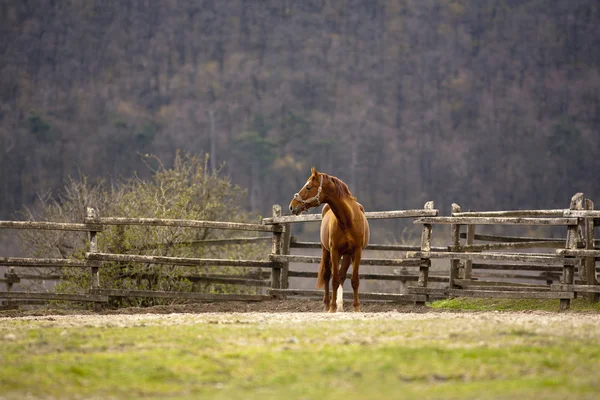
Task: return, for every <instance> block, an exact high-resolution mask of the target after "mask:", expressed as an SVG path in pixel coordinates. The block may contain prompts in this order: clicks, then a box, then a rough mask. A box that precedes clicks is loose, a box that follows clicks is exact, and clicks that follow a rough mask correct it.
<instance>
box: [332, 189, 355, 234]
mask: <svg viewBox="0 0 600 400" xmlns="http://www.w3.org/2000/svg"><path fill="white" fill-rule="evenodd" d="M352 202H353V200H351V199H344V198H341V197H337V196H334V197H330V198H329V199H328V201H327V204H329V207H331V211H332V212H333V214H334V215H335V217H336V218H337V220H338V222H339V224H340V225H341V226H342V227H347V226H350V225H352V215H353V210H352V206H351V203H352Z"/></svg>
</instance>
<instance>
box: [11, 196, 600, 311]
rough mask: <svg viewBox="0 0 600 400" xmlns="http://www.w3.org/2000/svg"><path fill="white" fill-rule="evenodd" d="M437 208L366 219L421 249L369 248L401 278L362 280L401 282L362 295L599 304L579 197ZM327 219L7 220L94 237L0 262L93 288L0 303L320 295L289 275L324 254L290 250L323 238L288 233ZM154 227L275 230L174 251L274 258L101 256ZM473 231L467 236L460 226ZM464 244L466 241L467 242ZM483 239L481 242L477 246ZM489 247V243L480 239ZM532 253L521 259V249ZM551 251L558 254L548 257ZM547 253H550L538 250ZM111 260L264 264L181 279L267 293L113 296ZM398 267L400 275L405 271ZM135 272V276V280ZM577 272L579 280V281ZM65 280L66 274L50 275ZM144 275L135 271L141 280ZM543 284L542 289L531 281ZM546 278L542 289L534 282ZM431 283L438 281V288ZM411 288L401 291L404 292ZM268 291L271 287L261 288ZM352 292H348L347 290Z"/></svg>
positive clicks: (589, 206) (588, 205) (591, 214)
mask: <svg viewBox="0 0 600 400" xmlns="http://www.w3.org/2000/svg"><path fill="white" fill-rule="evenodd" d="M438 214H439V211H438V210H437V209H435V208H434V205H433V202H427V203H426V204H425V206H424V207H423V209H413V210H398V211H382V212H368V213H365V215H366V216H367V218H368V219H384V218H389V219H391V218H410V219H413V222H414V224H415V226H416V225H421V243H420V245H398V244H370V245H369V246H368V247H367V248H366V250H367V251H392V252H394V254H395V255H393V256H386V257H385V258H380V257H379V258H369V257H366V258H364V259H362V261H361V265H369V266H381V267H395V268H399V269H393V272H394V273H389V272H388V273H379V272H377V273H364V272H363V273H361V274H360V278H361V279H365V280H373V281H382V282H400V283H401V286H400V288H401V290H404V289H406V285H407V284H408V283H410V284H412V285H414V286H408V288H407V290H405V292H402V293H400V292H395V293H379V292H376V293H362V292H361V294H360V297H361V299H364V300H372V301H397V302H407V301H408V302H416V303H424V302H425V301H427V300H428V299H430V296H435V297H444V296H467V297H469V296H471V297H489V298H557V299H560V304H561V309H566V308H568V307H569V305H570V301H571V299H573V298H575V297H576V296H577V294H578V293H581V294H582V295H586V296H588V297H589V298H590V300H592V301H597V300H598V298H599V294H600V285H598V279H597V277H596V272H597V271H598V267H596V263H595V260H596V259H597V258H600V250H598V249H596V248H595V246H596V245H598V244H599V243H598V242H600V241H598V240H596V239H595V238H594V227H595V226H598V218H600V211H594V210H593V203H592V202H591V201H590V200H588V199H584V197H583V195H582V194H577V195H575V196H573V198H572V199H571V204H570V207H569V208H568V209H551V210H511V211H476V212H474V211H468V212H461V210H460V207H459V206H458V205H456V204H454V205H453V207H452V215H451V216H438ZM320 220H321V215H320V214H310V215H301V216H282V215H281V208H280V207H279V206H274V207H273V216H272V217H270V218H264V219H263V221H262V224H249V223H238V222H222V221H193V220H184V219H156V218H123V217H98V216H97V212H96V211H95V210H92V209H89V210H88V214H87V216H86V218H85V219H84V221H83V223H82V224H78V223H54V222H46V221H44V222H36V221H31V222H29V221H0V228H4V229H40V230H48V229H53V230H67V231H69V230H70V231H83V232H86V231H87V232H88V233H89V242H90V246H89V251H88V252H87V253H85V259H83V260H75V259H52V258H17V257H4V258H0V265H4V266H8V267H10V268H14V267H39V268H57V267H76V268H89V269H90V273H91V287H90V290H89V293H88V294H78V295H67V294H57V293H45V292H39V293H34V292H15V291H12V290H11V288H12V286H13V285H14V284H15V283H19V282H20V279H36V278H34V277H33V276H34V275H33V274H27V273H24V274H20V275H18V274H16V273H15V272H14V271H12V270H11V271H10V272H9V273H6V274H5V279H3V280H1V281H4V282H5V283H6V285H7V287H8V289H7V291H5V292H0V299H9V300H11V301H13V300H15V301H18V300H21V299H41V300H63V301H78V302H84V301H89V302H93V303H94V304H95V305H96V308H97V309H98V308H99V305H100V304H102V303H106V302H107V301H108V300H109V299H110V298H111V297H115V298H118V297H154V298H165V299H179V300H194V301H227V300H241V301H262V300H266V299H271V298H274V297H275V298H282V299H285V298H287V297H291V296H300V297H302V296H308V297H315V296H321V295H322V294H323V291H320V290H306V289H294V288H289V283H290V282H289V279H290V278H296V279H298V278H300V279H302V278H305V279H311V280H314V279H315V278H316V276H317V272H316V271H296V270H290V265H291V264H293V263H308V264H319V263H320V256H311V255H297V254H291V251H292V250H293V249H319V248H320V247H321V245H320V243H318V242H303V241H300V240H298V239H297V238H295V237H293V236H292V235H291V225H292V224H295V223H305V222H316V221H320ZM110 225H116V226H133V225H137V226H150V227H160V226H168V227H185V228H191V229H227V230H243V231H255V232H263V233H264V232H268V233H270V234H271V235H270V236H259V237H251V238H250V237H244V238H227V239H207V240H197V241H186V242H181V243H178V242H175V243H171V244H170V245H194V246H196V245H197V246H226V245H232V244H249V243H261V242H262V243H264V242H268V241H270V242H271V243H272V248H271V252H270V255H269V256H268V257H267V258H266V259H261V260H227V259H214V258H192V257H172V256H150V255H142V254H113V253H105V252H100V251H98V245H97V234H98V233H99V232H102V231H103V230H104V229H106V227H107V226H110ZM437 225H450V228H451V229H450V237H449V244H448V245H447V246H433V245H432V237H433V235H434V232H437V230H435V229H434V226H437ZM478 225H509V226H526V227H531V226H541V227H544V226H548V227H552V226H563V227H565V228H566V229H565V230H566V232H565V234H566V238H565V239H560V238H548V237H539V238H538V237H521V236H507V235H489V234H479V233H476V226H478ZM464 229H466V232H464V231H463V232H461V230H464ZM461 240H464V242H461ZM477 242H480V243H477ZM481 242H484V243H481ZM161 246H164V244H161V243H149V244H147V245H145V247H144V249H150V248H160V247H161ZM522 249H526V250H535V249H537V250H538V251H534V252H526V253H519V252H514V251H515V250H522ZM546 249H554V251H553V252H547V251H548V250H546ZM540 250H545V251H546V252H540ZM432 260H448V261H449V267H448V270H447V275H439V272H438V273H437V275H432V276H430V274H429V271H430V269H431V266H432ZM105 262H118V263H145V264H153V265H161V264H168V265H179V266H189V267H198V266H203V267H204V266H211V267H217V268H218V267H234V268H236V267H239V268H257V269H258V271H257V274H245V275H226V274H203V275H198V274H185V275H183V276H181V279H188V280H190V281H192V282H207V283H222V284H232V285H245V286H254V287H256V288H259V289H260V288H266V292H263V293H264V294H230V295H223V294H211V293H201V292H162V291H148V290H116V289H112V288H108V287H102V282H100V279H99V271H101V269H102V268H103V264H104V263H105ZM405 268H415V269H417V268H418V270H416V271H415V273H412V274H410V273H407V272H406V270H405ZM398 271H401V272H398ZM134 275H135V274H133V273H132V277H134ZM576 275H577V277H576ZM45 276H47V277H49V276H52V277H53V279H54V278H60V274H56V273H53V274H45ZM140 276H142V275H139V274H138V275H137V277H140ZM532 282H536V283H532ZM537 282H541V283H537ZM430 284H435V285H438V287H431V286H429V285H430ZM403 288H404V289H403ZM262 290H264V289H262ZM347 295H348V296H350V293H347Z"/></svg>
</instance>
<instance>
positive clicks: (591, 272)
mask: <svg viewBox="0 0 600 400" xmlns="http://www.w3.org/2000/svg"><path fill="white" fill-rule="evenodd" d="M583 207H584V208H585V209H586V210H593V209H594V202H593V201H592V200H590V199H585V201H584V202H583ZM585 232H586V235H585V248H586V249H587V250H594V218H593V217H592V218H586V219H585ZM585 271H586V277H585V278H586V279H585V281H586V284H588V285H597V284H598V280H597V279H596V259H595V258H594V257H585ZM588 295H589V296H588V299H589V300H590V302H592V303H597V302H598V300H600V293H589V294H588Z"/></svg>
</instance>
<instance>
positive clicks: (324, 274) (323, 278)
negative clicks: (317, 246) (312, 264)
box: [317, 247, 331, 311]
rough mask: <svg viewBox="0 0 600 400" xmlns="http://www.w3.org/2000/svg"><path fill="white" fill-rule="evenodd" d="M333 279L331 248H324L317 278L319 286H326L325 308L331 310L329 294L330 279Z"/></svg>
mask: <svg viewBox="0 0 600 400" xmlns="http://www.w3.org/2000/svg"><path fill="white" fill-rule="evenodd" d="M330 279H331V254H330V253H329V250H327V249H325V248H324V247H323V248H322V255H321V265H320V266H319V276H318V278H317V288H324V289H325V294H324V295H323V310H324V311H327V310H329V302H330V301H331V297H330V296H329V280H330Z"/></svg>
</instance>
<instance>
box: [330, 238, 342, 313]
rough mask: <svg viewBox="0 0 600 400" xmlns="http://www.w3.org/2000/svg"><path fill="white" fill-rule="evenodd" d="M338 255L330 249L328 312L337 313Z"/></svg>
mask: <svg viewBox="0 0 600 400" xmlns="http://www.w3.org/2000/svg"><path fill="white" fill-rule="evenodd" d="M339 265H340V254H339V253H338V252H337V251H336V250H335V249H332V251H331V302H330V303H329V312H336V311H337V294H338V288H339V287H340V270H339V269H338V266H339Z"/></svg>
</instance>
